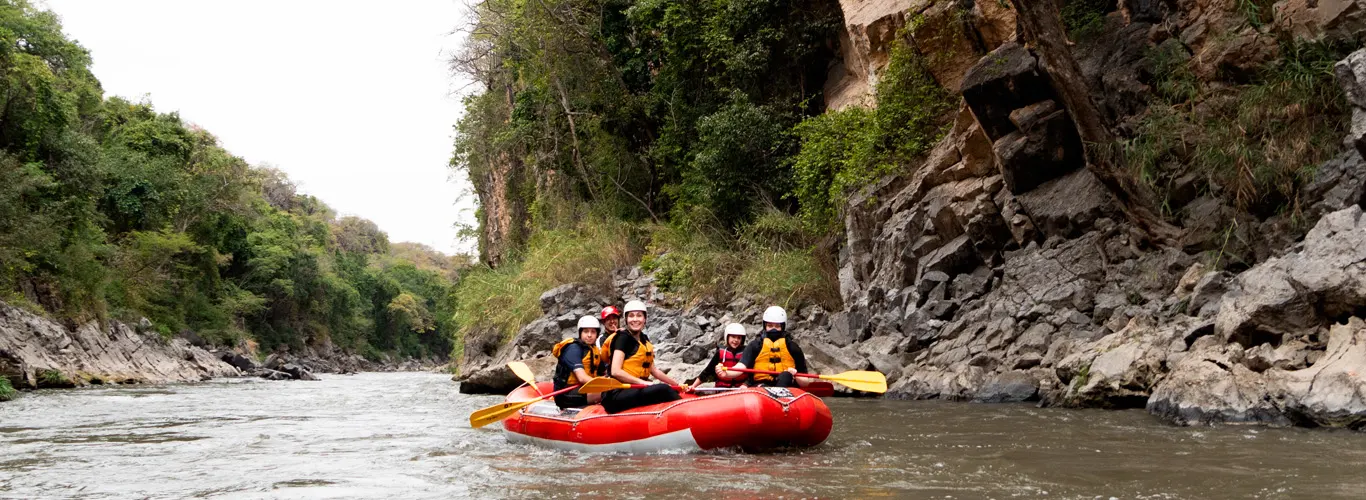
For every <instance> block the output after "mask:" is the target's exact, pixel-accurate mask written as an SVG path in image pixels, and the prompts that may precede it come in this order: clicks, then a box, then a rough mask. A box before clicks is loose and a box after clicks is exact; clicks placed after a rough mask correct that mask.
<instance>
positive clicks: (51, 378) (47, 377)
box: [38, 370, 73, 387]
mask: <svg viewBox="0 0 1366 500" xmlns="http://www.w3.org/2000/svg"><path fill="white" fill-rule="evenodd" d="M71 385H73V384H72V383H71V380H70V379H67V378H66V375H62V372H59V371H57V370H42V371H39V372H38V387H70V386H71Z"/></svg>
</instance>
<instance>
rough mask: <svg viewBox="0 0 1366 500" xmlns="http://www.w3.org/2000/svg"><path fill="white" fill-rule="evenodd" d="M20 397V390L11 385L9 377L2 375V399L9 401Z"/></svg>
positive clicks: (0, 397)
mask: <svg viewBox="0 0 1366 500" xmlns="http://www.w3.org/2000/svg"><path fill="white" fill-rule="evenodd" d="M17 397H19V391H16V390H14V386H12V385H10V383H9V378H6V377H0V401H9V400H12V399H14V398H17Z"/></svg>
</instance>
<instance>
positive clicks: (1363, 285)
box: [1215, 205, 1366, 348]
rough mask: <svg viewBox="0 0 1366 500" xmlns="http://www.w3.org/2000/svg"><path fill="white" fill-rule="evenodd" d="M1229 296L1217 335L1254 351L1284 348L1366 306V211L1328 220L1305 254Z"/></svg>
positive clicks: (1274, 265) (1250, 273)
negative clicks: (1268, 345) (1293, 338)
mask: <svg viewBox="0 0 1366 500" xmlns="http://www.w3.org/2000/svg"><path fill="white" fill-rule="evenodd" d="M1230 288H1231V289H1232V290H1230V291H1229V292H1228V293H1227V294H1225V295H1224V297H1223V301H1222V302H1221V304H1220V308H1219V313H1218V315H1217V316H1216V317H1215V328H1216V331H1217V332H1218V333H1219V334H1220V335H1221V336H1222V337H1223V338H1225V339H1227V340H1228V341H1230V342H1237V343H1239V344H1242V345H1243V347H1245V348H1251V347H1253V346H1256V345H1258V344H1261V343H1263V342H1272V343H1273V344H1279V343H1281V341H1282V340H1283V337H1285V336H1286V335H1294V334H1299V333H1304V332H1310V331H1313V330H1315V329H1317V328H1320V327H1321V326H1323V325H1326V324H1328V323H1330V322H1332V321H1333V320H1335V319H1338V318H1343V317H1346V316H1348V315H1351V314H1353V313H1354V312H1355V311H1357V310H1359V308H1361V307H1363V306H1366V219H1363V217H1362V210H1361V207H1359V206H1356V205H1353V206H1351V207H1349V208H1346V209H1343V210H1340V211H1337V212H1333V213H1331V214H1328V215H1326V216H1324V217H1323V218H1322V219H1320V220H1319V222H1318V224H1316V225H1315V226H1314V228H1313V229H1312V230H1310V231H1309V234H1308V235H1306V236H1305V239H1304V242H1303V243H1301V245H1300V250H1299V251H1297V252H1293V253H1290V254H1287V255H1285V256H1282V257H1278V258H1272V259H1270V260H1267V261H1266V262H1263V263H1262V264H1259V265H1257V266H1255V267H1253V268H1252V269H1249V270H1247V271H1246V272H1244V273H1243V274H1241V275H1239V276H1238V277H1237V278H1236V279H1235V280H1234V281H1233V283H1232V285H1231V287H1230Z"/></svg>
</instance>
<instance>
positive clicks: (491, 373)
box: [457, 355, 558, 394]
mask: <svg viewBox="0 0 1366 500" xmlns="http://www.w3.org/2000/svg"><path fill="white" fill-rule="evenodd" d="M521 361H522V362H524V363H526V365H527V366H528V367H530V368H531V372H532V373H534V374H535V375H536V381H538V382H544V381H547V380H550V378H551V377H552V376H554V375H555V364H556V363H557V362H558V361H557V360H556V359H555V358H554V357H552V356H549V355H546V356H539V357H535V358H530V359H523V360H521ZM457 381H458V382H460V393H461V394H507V393H509V392H512V390H513V389H516V388H517V386H519V385H522V383H523V382H522V379H520V378H517V375H516V374H514V373H512V370H511V369H509V368H508V367H507V365H506V364H501V365H495V366H490V367H487V368H484V369H482V370H479V371H476V372H474V373H471V374H470V375H469V376H467V377H463V378H458V379H457Z"/></svg>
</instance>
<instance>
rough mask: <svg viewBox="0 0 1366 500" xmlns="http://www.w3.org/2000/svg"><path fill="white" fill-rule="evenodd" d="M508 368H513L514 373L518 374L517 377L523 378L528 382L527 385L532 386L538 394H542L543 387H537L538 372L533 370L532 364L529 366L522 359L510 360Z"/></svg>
mask: <svg viewBox="0 0 1366 500" xmlns="http://www.w3.org/2000/svg"><path fill="white" fill-rule="evenodd" d="M508 369H509V370H512V373H513V374H514V375H517V378H520V379H522V381H523V382H526V384H527V385H529V386H531V389H532V390H534V391H536V394H541V388H539V387H536V374H535V373H532V372H531V367H530V366H527V365H526V363H523V362H521V361H510V362H508ZM542 395H543V394H542Z"/></svg>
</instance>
